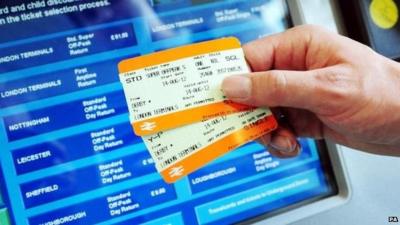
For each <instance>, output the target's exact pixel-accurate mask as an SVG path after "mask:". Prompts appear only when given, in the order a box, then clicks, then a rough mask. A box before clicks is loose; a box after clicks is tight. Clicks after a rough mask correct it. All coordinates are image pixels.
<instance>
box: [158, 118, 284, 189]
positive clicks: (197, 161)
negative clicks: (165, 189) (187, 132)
mask: <svg viewBox="0 0 400 225" xmlns="http://www.w3.org/2000/svg"><path fill="white" fill-rule="evenodd" d="M277 126H278V124H277V122H276V120H275V118H274V117H273V115H270V116H268V117H265V118H263V119H260V120H258V121H257V122H256V123H255V124H253V125H251V126H247V127H244V128H242V129H240V130H238V131H236V132H234V133H232V134H230V135H228V136H226V137H224V138H222V139H220V140H218V141H216V142H214V143H212V144H210V145H209V146H207V147H205V148H203V149H200V150H198V151H197V152H196V153H194V154H192V155H190V156H188V157H187V158H184V159H183V160H181V161H179V162H177V163H175V164H173V165H171V166H169V167H167V168H166V169H164V170H163V171H161V176H162V177H163V179H164V180H165V181H166V182H167V183H173V182H175V181H177V180H178V179H180V178H182V177H183V176H186V175H188V174H189V173H191V172H193V171H195V170H197V169H199V168H200V167H202V166H204V165H205V164H206V163H209V162H211V161H212V160H214V159H216V158H217V157H219V156H221V155H223V154H225V153H227V152H229V151H231V150H232V149H235V148H237V147H239V146H241V145H243V144H245V143H247V142H249V141H252V140H254V139H257V138H258V137H260V136H262V135H264V134H266V133H268V132H270V131H272V130H274V129H276V128H277Z"/></svg>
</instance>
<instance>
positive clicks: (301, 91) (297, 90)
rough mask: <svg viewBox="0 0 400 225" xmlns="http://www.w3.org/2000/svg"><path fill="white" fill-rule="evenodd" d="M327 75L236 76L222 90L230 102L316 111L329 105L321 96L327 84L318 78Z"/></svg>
mask: <svg viewBox="0 0 400 225" xmlns="http://www.w3.org/2000/svg"><path fill="white" fill-rule="evenodd" d="M324 71H325V69H318V70H312V71H287V70H271V71H266V72H257V73H251V74H250V75H235V76H230V77H227V78H225V79H224V81H223V82H222V90H223V91H224V94H225V95H226V96H227V97H228V98H229V99H231V100H233V101H236V102H240V103H244V104H248V105H255V106H269V107H276V106H282V107H293V108H302V109H308V110H310V111H316V110H318V107H320V106H321V105H326V104H329V102H327V99H326V96H324V95H322V94H323V92H321V89H322V88H323V85H324V84H321V82H318V81H317V79H316V78H315V77H316V74H317V73H320V74H322V73H324ZM322 103H323V104H322Z"/></svg>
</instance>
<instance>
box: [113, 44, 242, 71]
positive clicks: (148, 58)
mask: <svg viewBox="0 0 400 225" xmlns="http://www.w3.org/2000/svg"><path fill="white" fill-rule="evenodd" d="M235 48H240V42H239V40H238V39H237V38H234V37H228V38H221V39H217V40H212V41H205V42H201V43H195V44H191V45H187V46H181V47H176V48H172V49H167V50H164V51H161V52H155V53H152V54H148V55H144V56H139V57H136V58H132V59H126V60H123V61H121V62H120V63H119V64H118V70H119V73H120V74H123V73H126V72H129V71H132V70H137V69H141V68H144V67H149V66H154V65H159V64H162V63H167V62H171V61H174V60H178V59H183V58H187V57H192V56H196V55H201V54H207V53H211V52H216V51H222V50H228V49H235Z"/></svg>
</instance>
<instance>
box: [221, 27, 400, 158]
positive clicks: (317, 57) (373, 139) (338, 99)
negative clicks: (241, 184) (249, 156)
mask: <svg viewBox="0 0 400 225" xmlns="http://www.w3.org/2000/svg"><path fill="white" fill-rule="evenodd" d="M243 49H244V52H245V56H246V59H247V61H248V63H249V65H250V67H251V69H252V71H253V72H252V73H250V74H244V75H236V76H231V77H228V78H226V79H225V80H224V82H223V84H222V89H223V91H224V92H225V94H226V96H227V97H228V98H230V99H232V100H233V101H236V102H240V103H244V104H248V105H254V106H268V107H271V108H272V110H273V112H274V114H275V115H276V116H278V117H280V115H284V116H285V122H282V121H281V122H280V125H279V128H278V129H277V130H275V131H274V132H273V133H271V134H269V135H266V136H264V137H262V138H261V139H260V142H261V143H263V144H264V145H267V146H268V147H269V149H270V151H271V153H272V154H274V155H276V156H278V157H293V156H296V155H297V154H299V152H300V151H301V149H300V147H299V144H298V142H297V140H296V137H312V138H316V139H322V138H326V139H330V140H332V141H334V142H336V143H339V144H342V145H345V146H348V147H351V148H355V149H360V150H362V151H365V152H370V153H375V154H382V155H391V156H400V64H399V63H396V62H394V61H391V60H389V59H387V58H385V57H383V56H381V55H379V54H377V53H376V52H374V51H373V50H371V49H370V48H369V47H367V46H365V45H362V44H360V43H358V42H355V41H353V40H351V39H348V38H346V37H343V36H340V35H337V34H335V33H331V32H329V31H327V30H324V29H322V28H320V27H317V26H310V25H305V26H299V27H295V28H292V29H290V30H287V31H285V32H283V33H280V34H276V35H272V36H268V37H265V38H263V39H259V40H256V41H254V42H251V43H249V44H247V45H245V46H244V47H243Z"/></svg>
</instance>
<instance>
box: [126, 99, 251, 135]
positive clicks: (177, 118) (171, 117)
mask: <svg viewBox="0 0 400 225" xmlns="http://www.w3.org/2000/svg"><path fill="white" fill-rule="evenodd" d="M252 108H254V107H252V106H248V105H243V104H239V103H234V102H231V101H224V102H217V103H212V104H209V105H205V106H199V107H195V108H191V109H185V110H182V111H179V112H175V113H170V114H165V115H160V116H158V117H154V118H150V119H145V120H140V121H137V122H133V123H132V127H133V130H134V131H135V134H136V135H138V136H146V135H150V134H154V133H157V132H160V131H163V130H169V129H172V128H176V127H177V124H179V126H183V125H186V124H190V123H193V121H201V120H205V119H209V118H213V117H216V116H222V115H229V114H231V113H236V112H241V111H244V110H249V109H252ZM213 112H215V113H213Z"/></svg>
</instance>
